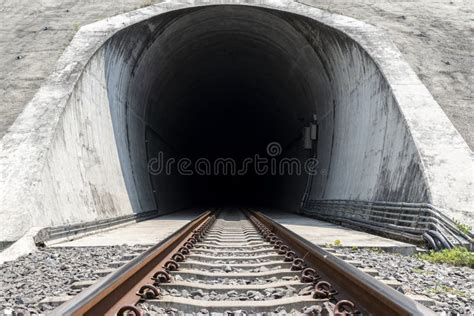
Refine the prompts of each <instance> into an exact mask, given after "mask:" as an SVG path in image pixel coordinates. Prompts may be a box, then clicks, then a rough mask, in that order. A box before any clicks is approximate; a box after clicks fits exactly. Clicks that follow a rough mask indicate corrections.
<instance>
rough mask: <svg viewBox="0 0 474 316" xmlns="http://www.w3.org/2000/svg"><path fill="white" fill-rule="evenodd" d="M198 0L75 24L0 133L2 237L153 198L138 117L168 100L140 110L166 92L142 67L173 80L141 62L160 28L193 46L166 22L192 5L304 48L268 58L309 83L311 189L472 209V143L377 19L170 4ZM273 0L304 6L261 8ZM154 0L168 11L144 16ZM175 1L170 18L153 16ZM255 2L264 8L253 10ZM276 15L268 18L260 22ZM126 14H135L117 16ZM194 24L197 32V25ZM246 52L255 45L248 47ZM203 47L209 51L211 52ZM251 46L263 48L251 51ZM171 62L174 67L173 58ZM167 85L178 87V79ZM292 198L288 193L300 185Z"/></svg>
mask: <svg viewBox="0 0 474 316" xmlns="http://www.w3.org/2000/svg"><path fill="white" fill-rule="evenodd" d="M195 6H196V4H192V3H190V4H179V3H173V2H169V3H166V4H161V5H157V6H154V7H150V8H145V9H142V10H139V11H136V12H132V13H128V14H125V15H123V16H118V17H114V18H111V19H108V20H104V21H100V22H97V23H95V24H93V25H89V26H86V27H83V28H81V30H80V31H79V32H78V34H77V35H76V37H75V39H74V40H73V42H72V43H71V46H70V47H68V49H67V50H66V52H65V54H64V55H63V56H62V58H61V59H60V60H59V62H58V65H57V68H56V69H57V70H56V72H55V73H54V74H53V75H52V76H51V77H50V78H49V79H48V81H47V83H46V84H45V85H44V86H43V87H42V88H41V89H40V91H39V93H38V94H37V95H36V96H35V98H34V99H33V100H32V102H30V104H29V105H28V107H27V108H26V109H25V111H24V112H23V113H22V114H21V115H20V117H19V118H18V120H17V121H16V122H15V124H14V125H13V126H12V127H11V129H10V132H9V133H8V134H6V135H5V137H4V138H3V139H2V142H1V143H0V145H1V157H0V159H1V160H0V163H1V164H0V168H1V169H0V174H1V176H2V178H1V179H2V183H1V185H2V187H1V191H2V193H4V197H3V198H2V202H3V203H2V209H0V219H1V220H2V221H7V220H8V222H9V223H14V224H12V225H11V227H7V228H6V230H5V231H4V232H2V233H3V236H2V238H3V239H6V240H8V239H12V238H18V237H19V235H20V234H21V233H22V232H24V231H26V230H27V229H28V227H30V226H31V225H33V224H35V225H38V224H46V225H50V224H60V223H64V222H67V221H78V220H88V219H91V218H97V217H99V218H100V217H107V216H115V215H121V214H127V213H130V212H132V211H134V212H140V211H145V210H150V209H153V208H155V200H153V189H154V188H153V187H152V186H151V185H150V179H149V177H148V175H147V173H146V170H145V167H146V154H145V151H146V150H145V145H144V139H145V127H146V125H147V124H150V122H149V119H151V118H153V117H159V116H160V115H163V113H166V114H168V115H170V114H173V113H177V112H178V111H175V110H174V108H171V109H165V111H164V112H163V111H162V112H158V113H154V116H148V115H149V114H150V113H153V110H154V109H155V108H153V107H150V106H149V103H146V102H147V101H148V102H150V100H151V101H154V102H157V101H159V102H161V103H163V100H162V99H160V95H156V94H154V93H152V92H151V91H155V90H151V88H152V87H156V86H152V85H151V81H156V82H158V83H159V82H172V83H173V80H172V79H173V78H172V77H167V76H163V78H161V77H159V75H163V74H160V73H159V71H157V72H152V71H151V70H153V69H154V68H153V67H156V65H157V64H158V62H159V61H160V60H159V59H158V60H156V59H154V57H157V56H160V54H165V53H168V54H169V53H170V52H171V51H172V50H171V51H166V50H160V49H161V47H169V46H163V45H161V46H160V45H156V43H159V42H160V40H163V41H164V42H163V43H165V44H170V45H171V44H173V45H176V46H174V47H176V48H182V49H183V50H184V51H187V52H188V54H190V55H188V56H193V54H191V53H190V52H193V50H192V49H190V46H186V42H185V41H184V42H182V39H181V38H179V37H176V36H174V37H173V36H171V35H170V34H171V33H170V30H175V31H176V30H181V31H182V32H183V31H184V30H186V29H187V28H189V27H191V26H192V27H194V25H195V22H196V21H201V20H200V19H203V21H205V22H204V26H205V27H207V28H210V29H211V30H212V29H213V28H215V27H217V28H218V30H220V31H222V32H223V33H224V34H226V32H227V34H228V36H231V35H232V34H234V35H235V32H234V33H232V29H238V27H239V26H244V27H247V29H246V31H245V32H243V34H244V35H245V34H246V35H249V36H248V38H252V37H255V36H256V37H257V39H259V40H260V41H262V40H263V41H270V42H271V43H284V42H285V41H284V40H283V37H285V36H286V37H288V38H289V39H290V41H288V42H287V44H286V45H288V43H292V44H296V46H295V47H296V48H301V49H300V50H299V51H298V53H295V54H294V53H292V52H293V50H294V49H295V47H292V46H291V45H289V46H282V45H275V46H278V47H279V49H281V51H278V54H276V55H275V56H277V57H278V58H280V59H278V58H275V59H274V60H277V62H276V63H275V64H278V63H279V62H282V63H280V64H281V65H283V66H282V68H281V69H279V71H280V72H279V73H278V76H277V78H279V80H278V81H277V83H274V82H272V84H273V85H274V86H273V87H274V88H277V87H278V85H276V84H281V86H282V87H283V86H284V85H283V82H282V81H281V80H282V78H285V77H284V76H282V74H283V73H285V72H287V71H295V73H296V74H302V75H304V76H300V78H304V80H301V81H299V82H292V84H293V88H295V87H297V86H298V85H299V88H301V87H303V89H304V90H305V93H306V94H305V95H303V96H302V98H303V99H300V100H299V101H302V102H299V103H300V104H305V102H303V101H308V102H306V108H302V111H301V112H302V113H303V114H305V115H307V114H310V113H313V112H316V113H317V114H318V116H319V117H320V120H321V140H320V143H319V146H318V152H319V153H320V160H321V167H322V168H323V169H324V170H325V171H326V172H325V173H323V174H322V175H323V177H319V178H316V180H315V181H316V182H315V185H314V191H313V193H312V197H313V198H346V199H368V200H370V199H377V200H393V201H395V200H402V201H405V200H406V201H413V202H431V203H433V204H435V205H439V206H441V207H445V208H448V209H451V210H452V211H453V213H452V215H453V216H459V217H460V218H462V212H465V214H466V215H470V213H469V212H470V211H471V210H472V191H473V190H472V177H471V176H470V174H468V173H466V171H465V170H466V168H467V169H468V170H469V169H470V168H472V158H471V156H470V151H469V149H468V147H467V145H466V143H465V142H464V141H463V140H462V138H461V136H460V135H459V134H458V133H457V131H456V130H455V129H454V127H453V126H452V125H451V123H450V122H449V120H448V119H447V117H446V116H445V115H444V113H443V112H442V110H441V109H440V108H439V106H438V105H437V104H436V102H435V101H434V100H433V98H432V97H431V95H430V94H429V92H428V91H427V90H426V88H425V87H424V86H423V85H422V84H421V82H420V81H419V80H418V79H417V77H416V76H415V74H414V73H413V72H412V70H411V69H410V68H409V66H408V65H407V64H406V63H405V62H404V61H403V60H402V58H401V54H400V53H399V52H398V51H397V49H396V48H395V47H394V46H393V45H392V43H391V42H390V41H389V40H388V39H387V37H386V35H385V34H384V33H382V32H380V31H379V30H377V29H375V28H373V27H371V26H369V25H366V24H364V23H362V22H359V21H355V20H352V19H350V18H345V17H341V16H336V15H331V14H327V13H326V12H322V11H320V10H318V9H314V8H309V7H307V6H304V5H300V4H296V3H291V2H290V3H286V2H264V3H261V4H260V3H259V4H250V6H255V7H263V8H266V9H269V10H262V9H259V8H251V7H247V9H245V10H244V9H243V7H239V8H240V9H236V8H237V7H235V8H233V9H232V8H230V7H226V8H224V7H209V8H206V9H201V10H192V12H191V11H180V12H178V11H175V10H176V9H178V8H186V7H195ZM274 9H276V10H282V11H289V12H294V13H297V14H299V15H301V16H295V15H291V14H287V13H282V12H278V11H271V10H274ZM164 12H171V13H169V14H168V15H167V16H166V17H163V16H160V17H157V18H153V19H150V20H147V19H149V18H151V17H153V16H155V15H157V14H159V13H164ZM183 12H184V13H185V14H183V15H182V16H181V18H180V19H178V20H179V21H178V22H177V23H176V24H174V25H172V26H171V27H170V28H169V29H167V28H164V27H162V26H161V25H160V23H163V22H166V19H167V18H170V17H176V16H177V15H179V14H182V13H183ZM221 14H228V15H229V16H230V17H232V16H234V14H235V16H234V20H232V21H231V22H230V23H228V24H225V23H224V24H215V23H213V22H215V21H213V18H217V17H219V16H221ZM256 16H258V17H259V18H262V19H258V20H257V19H252V17H253V18H255V17H256ZM302 16H305V18H303V17H302ZM238 17H241V19H239V18H238ZM196 19H197V20H196ZM142 21H144V23H142V24H135V23H138V22H142ZM315 21H319V22H315ZM134 24H135V25H134ZM256 24H259V25H258V26H259V27H255V25H256ZM273 25H276V26H277V27H276V30H277V32H275V31H274V30H272V32H259V30H260V31H262V30H270V29H271V28H272V26H273ZM289 25H290V26H292V27H293V28H292V27H288V26H289ZM323 25H327V26H323ZM128 26H132V27H130V28H128V29H125V28H126V27H128ZM334 27H335V28H337V29H339V30H340V31H336V30H334V29H333V28H334ZM121 30H123V31H122V32H120V33H119V34H117V35H116V36H114V37H112V36H113V35H114V34H115V33H116V32H119V31H121ZM192 30H193V31H195V32H197V34H198V35H199V34H200V35H201V36H202V35H203V34H206V32H203V30H205V29H200V28H195V29H194V28H192ZM167 32H168V33H167ZM199 32H201V33H199ZM211 33H212V32H211ZM217 33H218V32H217ZM181 34H186V32H183V33H181ZM265 34H269V35H265ZM148 35H149V37H147V36H148ZM161 35H163V36H162V37H160V36H161ZM250 35H251V36H250ZM154 36H157V38H154ZM131 39H133V41H132V42H130V40H131ZM150 39H152V40H154V42H153V41H150ZM166 39H175V42H173V41H172V40H171V41H170V40H168V41H166ZM180 41H181V42H180ZM106 42H107V45H104V46H102V45H103V44H104V43H106ZM228 42H230V41H228ZM131 43H132V44H131ZM163 43H161V44H163ZM196 45H197V47H196V48H197V49H198V50H201V52H204V53H205V52H206V49H208V48H209V47H206V45H205V43H204V44H202V43H196ZM249 46H250V47H252V46H251V45H249ZM267 46H268V47H272V46H271V45H267ZM172 47H173V46H172ZM268 47H266V48H265V49H267V50H269V49H270V48H268ZM180 52H182V51H180ZM250 52H251V53H252V54H255V55H257V54H256V53H258V50H255V49H254V50H253V51H252V50H250ZM177 56H180V55H179V54H177ZM185 56H186V55H185ZM203 56H206V54H204V55H203ZM249 56H250V55H249ZM275 56H272V57H275ZM282 56H283V57H282ZM203 60H204V61H206V60H207V61H206V62H207V63H208V64H209V63H212V59H209V58H207V59H206V58H205V57H204V58H203ZM256 60H257V61H260V60H259V59H254V60H253V62H255V61H256ZM274 60H273V61H272V62H274ZM155 61H157V62H156V63H154V62H155ZM262 61H265V60H262ZM265 62H266V61H265ZM169 65H175V66H176V65H177V66H178V68H176V69H177V70H180V69H181V70H183V68H179V66H180V63H175V64H174V63H172V62H170V63H169ZM265 65H266V66H264V67H263V68H262V69H264V70H268V69H271V68H272V67H269V65H271V64H269V63H268V62H267V64H265ZM181 67H182V66H181ZM265 67H267V68H265ZM285 67H287V68H285ZM157 70H160V69H157ZM205 70H206V68H205V67H204V71H205ZM170 73H171V74H173V75H179V74H180V72H176V71H175V72H170ZM164 74H165V75H166V73H164ZM198 74H199V73H198ZM153 76H155V77H153ZM156 76H158V77H156ZM296 77H299V76H296ZM137 78H138V79H137ZM143 78H146V79H147V80H145V81H143ZM167 79H168V80H167ZM216 82H217V81H216ZM268 82H270V81H268ZM190 83H195V82H190ZM286 85H287V86H288V85H289V84H288V81H286ZM172 88H173V89H176V92H179V84H174V86H172ZM128 89H129V90H128ZM270 90H272V91H278V89H270ZM158 91H159V90H158ZM164 91H165V90H164ZM294 91H298V90H296V88H295V90H294ZM184 95H186V94H184ZM304 98H306V100H305V99H304ZM309 100H311V102H309ZM151 103H153V102H151ZM157 104H159V103H157ZM166 111H171V112H166ZM173 111H174V112H173ZM281 113H283V115H282V114H281ZM281 113H280V114H279V115H280V116H273V118H276V119H278V120H279V119H283V120H282V121H283V122H285V120H284V119H285V118H286V117H285V115H286V113H285V112H281ZM184 114H186V113H184ZM263 114H264V116H265V115H266V114H269V115H270V114H271V115H273V114H272V113H271V112H269V111H266V112H264V113H263ZM275 115H278V114H275ZM292 119H295V118H292ZM296 119H298V118H296ZM278 120H276V121H278ZM201 123H204V124H202V125H205V126H207V125H208V124H207V123H208V122H201ZM284 124H286V123H284ZM193 126H197V125H193ZM112 127H113V128H112ZM152 127H153V126H152ZM297 127H298V125H297V124H293V125H291V124H289V125H288V124H287V125H284V128H283V131H285V130H287V131H291V132H295V131H297ZM295 128H296V129H295ZM167 131H168V132H170V131H172V130H169V129H168V130H167ZM298 132H299V131H298ZM171 135H173V137H176V134H174V133H171ZM189 135H192V134H188V135H184V136H189ZM181 136H183V135H181ZM25 166H27V167H26V168H25ZM460 166H462V167H460ZM173 193H175V192H173ZM285 193H287V194H286V195H287V196H288V192H285ZM273 194H275V196H276V195H279V196H280V195H281V194H280V193H278V192H277V193H273ZM290 198H292V199H296V200H297V199H298V196H294V197H290ZM175 200H177V201H179V200H180V199H179V198H175ZM181 202H183V199H181ZM184 202H185V199H184ZM176 206H177V205H175V207H176ZM179 206H183V205H179ZM163 211H166V209H163ZM455 211H456V212H455Z"/></svg>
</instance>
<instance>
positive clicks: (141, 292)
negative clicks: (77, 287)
mask: <svg viewBox="0 0 474 316" xmlns="http://www.w3.org/2000/svg"><path fill="white" fill-rule="evenodd" d="M164 313H171V314H175V315H177V314H183V315H184V314H191V315H192V314H200V315H204V314H210V315H222V314H224V315H242V314H243V315H245V314H260V315H262V314H264V315H270V314H272V313H275V314H276V313H280V314H281V313H291V314H310V315H431V314H434V313H433V312H432V311H431V310H429V309H427V308H426V307H424V306H423V305H421V304H418V303H416V302H415V301H412V300H410V299H409V298H407V297H405V296H404V295H403V294H401V293H399V292H397V291H395V290H393V289H392V288H390V287H388V286H386V285H384V284H382V283H381V282H379V281H377V280H376V279H374V278H372V277H371V276H369V275H367V274H365V273H363V272H361V271H360V270H358V269H356V268H355V267H353V266H352V265H350V264H348V263H345V262H344V261H342V260H340V259H338V258H337V257H335V256H333V255H331V254H330V253H328V252H326V251H325V250H323V249H322V248H320V247H317V246H315V245H313V244H311V243H308V242H307V241H305V240H304V239H302V238H301V237H299V236H297V235H296V234H294V233H293V232H291V231H289V230H287V229H286V228H284V227H283V226H281V225H279V224H278V223H276V222H274V221H272V220H270V219H269V218H268V217H266V216H265V215H263V214H261V213H259V212H255V211H245V212H244V211H235V210H232V211H230V210H224V211H220V212H211V211H207V212H205V213H203V214H202V215H201V216H199V217H198V218H196V219H195V220H193V221H192V222H190V223H189V224H188V225H186V226H185V227H183V228H182V229H180V230H179V231H178V232H176V233H175V234H174V235H172V236H170V237H168V238H167V239H166V240H164V241H162V242H160V243H159V244H157V245H156V246H154V247H152V248H151V249H149V250H148V251H147V252H145V253H143V254H142V255H140V256H138V257H137V258H135V259H133V260H132V261H130V262H129V263H127V264H126V265H124V266H122V267H121V268H120V269H118V270H116V271H115V272H113V273H111V274H110V275H108V276H106V277H105V278H103V279H102V280H101V281H99V282H98V283H96V284H94V285H93V286H91V287H89V288H88V289H86V290H84V291H83V292H82V293H81V294H79V295H78V296H76V297H74V298H73V299H71V300H69V301H68V302H66V303H65V304H63V305H61V306H60V307H58V308H57V309H56V310H54V311H53V313H52V314H53V315H137V316H138V315H157V314H164Z"/></svg>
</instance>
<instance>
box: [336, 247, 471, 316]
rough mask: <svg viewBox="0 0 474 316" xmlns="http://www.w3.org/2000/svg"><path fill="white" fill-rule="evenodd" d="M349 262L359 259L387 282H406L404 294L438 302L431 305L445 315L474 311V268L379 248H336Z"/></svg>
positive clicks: (402, 290) (401, 290) (363, 265)
mask: <svg viewBox="0 0 474 316" xmlns="http://www.w3.org/2000/svg"><path fill="white" fill-rule="evenodd" d="M336 252H337V253H340V254H344V255H346V256H347V258H346V259H347V260H358V261H361V262H362V267H364V268H373V269H376V270H377V271H378V272H379V275H380V277H381V278H383V279H390V280H397V281H399V282H401V283H402V285H401V288H399V289H398V290H399V291H400V292H402V293H404V294H408V293H412V294H419V295H425V296H427V297H429V298H431V299H433V300H434V301H435V305H434V306H430V308H431V309H433V310H434V311H435V312H438V313H440V314H443V313H444V314H443V315H472V313H473V311H474V309H473V307H474V269H471V268H468V267H455V266H452V265H448V264H434V263H430V262H427V261H425V260H421V259H418V258H416V257H414V256H402V255H399V254H392V253H387V252H383V251H380V250H379V249H372V250H371V249H351V248H336Z"/></svg>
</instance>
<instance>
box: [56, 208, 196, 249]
mask: <svg viewBox="0 0 474 316" xmlns="http://www.w3.org/2000/svg"><path fill="white" fill-rule="evenodd" d="M199 214H201V211H198V210H188V211H181V212H176V213H173V214H167V215H163V216H160V217H157V218H153V219H149V220H146V221H143V222H139V223H135V224H130V225H127V226H125V227H120V228H117V229H113V230H109V231H107V232H102V233H98V234H94V235H91V236H86V237H83V238H79V239H76V240H72V241H66V242H60V243H54V242H53V243H51V244H49V243H48V244H47V245H48V246H49V247H95V246H114V245H124V244H125V245H153V244H156V243H159V242H160V241H162V240H163V239H165V238H166V237H168V236H170V235H171V234H173V233H175V232H176V231H177V230H178V229H180V228H181V227H183V226H184V225H186V224H187V223H189V222H190V221H191V220H192V219H194V218H195V217H196V216H198V215H199Z"/></svg>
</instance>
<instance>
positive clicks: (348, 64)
mask: <svg viewBox="0 0 474 316" xmlns="http://www.w3.org/2000/svg"><path fill="white" fill-rule="evenodd" d="M105 66H106V80H107V89H108V97H109V104H110V107H111V112H112V120H113V123H114V131H115V134H116V137H117V139H118V140H119V142H118V143H119V145H118V147H119V156H120V160H121V163H122V171H123V173H124V176H125V179H126V185H127V188H128V190H129V194H130V196H132V197H134V196H136V199H133V198H132V202H133V201H135V203H136V205H135V206H134V208H135V209H141V210H143V209H145V210H147V209H155V208H156V209H158V210H163V211H171V210H177V209H182V208H188V207H193V206H194V207H196V206H229V205H232V206H235V205H239V206H266V207H272V208H280V209H286V210H297V209H298V208H299V207H300V205H301V202H302V199H303V197H305V198H312V199H321V198H340V197H344V198H349V199H368V200H369V199H373V198H380V197H381V198H382V199H383V200H387V198H388V199H389V200H390V199H398V200H399V199H404V200H411V199H416V200H420V196H424V194H425V188H424V187H423V186H419V185H417V181H416V178H417V177H421V175H420V172H419V169H418V161H417V160H416V159H411V161H410V162H409V163H408V165H405V166H404V167H403V168H404V169H405V170H410V169H411V170H412V171H413V172H410V173H406V172H400V170H398V171H397V170H394V169H391V167H390V164H393V163H397V162H396V161H397V159H398V158H397V155H400V154H403V155H405V157H407V158H408V159H410V158H409V156H413V157H414V156H416V149H415V148H414V147H412V146H411V144H409V143H410V136H409V134H408V132H407V131H406V128H405V126H404V122H403V119H402V117H401V115H400V113H399V112H398V110H397V109H396V103H395V101H394V100H393V96H392V94H391V92H390V89H389V87H388V84H387V83H386V81H385V79H384V78H383V76H382V74H381V73H380V72H379V70H378V68H377V66H376V65H375V64H374V62H373V61H372V60H371V58H370V57H369V56H368V55H367V54H366V53H365V51H364V50H363V49H362V48H361V47H360V46H359V45H358V44H357V43H355V42H354V41H353V40H351V39H350V38H348V37H347V36H346V35H344V34H343V33H342V32H340V31H337V30H335V29H331V28H329V27H326V26H324V25H322V24H320V23H318V22H316V21H314V20H312V19H309V18H306V17H303V16H300V15H296V14H292V13H288V12H281V11H277V10H270V9H265V8H258V7H251V6H241V5H237V6H236V5H218V6H205V7H194V8H188V9H183V10H177V11H172V12H168V13H164V14H161V15H159V16H157V17H154V18H152V19H149V20H147V21H144V22H141V23H138V24H136V25H133V26H130V27H128V28H126V29H124V30H122V31H121V32H119V33H118V34H116V35H115V36H114V37H113V38H112V39H111V40H110V41H108V42H107V44H106V46H105ZM117 109H119V110H117ZM316 126H318V128H317V134H318V135H317V139H318V140H317V141H316V135H315V134H316V131H315V129H316ZM124 135H126V137H124ZM393 139H396V141H393ZM120 140H122V142H120ZM387 140H390V141H389V142H390V144H388V143H386V141H387ZM270 144H272V145H276V146H277V147H278V148H277V154H276V155H275V154H274V153H270V154H269V152H268V146H269V145H270ZM387 145H388V146H387ZM316 153H317V156H316ZM255 155H258V157H261V158H266V159H273V162H274V163H276V165H277V166H276V169H275V168H274V169H273V170H269V171H266V172H264V173H263V174H262V173H261V172H258V171H257V170H256V168H255ZM249 158H253V160H252V163H251V164H248V161H247V160H248V159H249ZM313 158H316V159H317V161H316V162H315V163H313V166H312V169H311V171H312V172H313V173H315V174H313V175H311V176H309V175H308V172H306V171H307V170H306V169H305V166H304V164H305V163H306V162H307V161H308V159H313ZM220 159H224V160H225V161H224V162H222V161H221V163H222V165H220V168H221V169H219V172H217V173H216V172H215V169H214V168H212V167H214V166H215V162H216V161H219V160H220ZM288 159H291V160H292V162H288ZM157 160H158V161H159V162H157ZM203 160H205V161H208V162H209V163H210V166H211V170H208V167H209V166H208V165H206V164H205V163H203V162H202V161H203ZM282 160H283V161H285V163H287V165H284V166H283V168H280V167H281V162H282ZM180 161H181V165H180V164H179V163H180ZM229 161H231V162H232V163H233V168H234V169H235V170H234V169H231V170H234V172H230V171H229V170H227V173H226V172H223V170H222V168H224V169H225V168H232V167H230V166H229V165H228V163H229ZM151 163H153V166H152V168H154V170H155V171H156V168H158V169H159V167H158V165H160V164H161V165H160V166H161V169H160V170H161V171H160V172H155V171H153V172H150V164H151ZM196 163H198V164H199V163H200V164H199V165H197V164H196ZM292 163H295V164H299V168H300V169H299V172H297V170H296V169H291V168H297V167H295V165H291V164H292ZM288 164H290V165H291V166H289V165H288ZM167 166H168V167H169V169H168V168H166V167H167ZM183 167H184V169H185V170H186V172H182V170H178V169H180V168H181V169H183ZM206 167H207V168H206ZM244 167H247V169H246V171H245V172H244V173H239V171H240V170H242V169H243V168H244ZM203 168H204V169H205V170H204V171H203ZM268 168H271V165H268ZM196 169H199V170H196ZM280 169H282V170H280ZM283 169H284V170H283ZM290 169H291V170H290ZM199 171H201V173H200V172H199ZM202 172H204V173H202ZM407 177H410V178H412V179H410V180H409V181H408V180H407V179H405V178H407ZM380 184H383V186H381V185H380Z"/></svg>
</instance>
